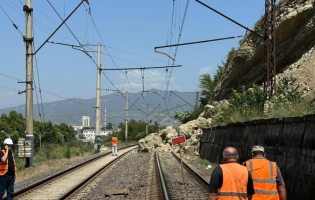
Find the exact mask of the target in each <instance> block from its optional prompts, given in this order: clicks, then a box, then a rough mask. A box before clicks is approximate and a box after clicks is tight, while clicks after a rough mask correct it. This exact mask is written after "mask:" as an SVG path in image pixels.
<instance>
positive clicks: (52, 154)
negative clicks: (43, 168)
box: [15, 141, 93, 171]
mask: <svg viewBox="0 0 315 200" xmlns="http://www.w3.org/2000/svg"><path fill="white" fill-rule="evenodd" d="M92 150H93V144H83V143H82V142H80V141H71V142H69V143H65V145H63V146H62V145H59V144H47V145H46V146H45V147H44V148H42V149H41V150H40V151H37V152H36V153H35V157H34V161H35V164H36V166H39V165H41V164H43V163H46V162H47V161H50V160H57V159H62V158H72V157H76V156H83V155H84V154H87V153H88V154H92V153H93V152H92ZM15 162H16V167H17V170H18V171H21V170H23V169H24V168H25V158H18V157H17V155H15Z"/></svg>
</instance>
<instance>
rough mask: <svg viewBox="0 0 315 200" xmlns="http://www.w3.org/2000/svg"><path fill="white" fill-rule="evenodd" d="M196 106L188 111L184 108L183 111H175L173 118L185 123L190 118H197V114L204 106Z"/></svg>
mask: <svg viewBox="0 0 315 200" xmlns="http://www.w3.org/2000/svg"><path fill="white" fill-rule="evenodd" d="M201 106H202V107H200V108H198V109H197V110H193V111H188V110H185V111H184V112H183V113H178V112H175V118H176V119H178V120H179V121H180V122H181V123H183V124H185V123H187V122H189V121H191V120H194V119H197V118H198V117H199V115H200V114H201V113H202V112H203V111H204V106H203V105H201Z"/></svg>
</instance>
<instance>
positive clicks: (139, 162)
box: [80, 151, 151, 200]
mask: <svg viewBox="0 0 315 200" xmlns="http://www.w3.org/2000/svg"><path fill="white" fill-rule="evenodd" d="M150 157H151V154H149V153H137V152H136V151H132V152H131V153H129V154H128V155H126V157H124V158H123V159H122V160H120V161H118V162H117V163H115V164H114V165H113V166H111V167H110V168H109V169H108V170H106V171H105V172H104V173H103V174H102V175H101V176H100V177H99V178H97V179H96V182H93V184H92V185H93V186H92V188H90V189H88V190H85V191H84V192H83V194H84V193H85V192H86V193H85V195H84V196H82V193H81V194H80V199H114V200H116V199H139V200H141V199H145V197H146V186H147V179H148V170H149V167H148V163H149V160H150ZM123 188H127V189H129V195H127V197H126V198H125V197H124V195H116V196H111V197H106V198H105V190H107V189H123Z"/></svg>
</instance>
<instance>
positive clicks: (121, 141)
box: [101, 119, 165, 148]
mask: <svg viewBox="0 0 315 200" xmlns="http://www.w3.org/2000/svg"><path fill="white" fill-rule="evenodd" d="M118 128H119V129H120V131H116V132H114V133H115V134H116V136H117V139H118V146H119V147H120V148H121V147H124V146H128V145H132V144H136V143H137V142H138V141H139V140H140V139H142V138H145V137H146V136H147V135H146V133H145V130H146V122H143V121H136V120H134V119H131V120H130V121H129V122H128V143H125V129H126V128H125V124H123V123H120V124H119V125H118ZM163 128H165V127H164V126H161V130H162V129H163ZM158 132H159V126H158V123H157V122H155V123H154V125H149V127H148V134H151V133H158ZM114 133H113V134H114ZM101 139H102V145H104V146H108V147H111V146H112V135H108V136H102V137H101Z"/></svg>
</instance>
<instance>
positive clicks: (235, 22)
mask: <svg viewBox="0 0 315 200" xmlns="http://www.w3.org/2000/svg"><path fill="white" fill-rule="evenodd" d="M195 1H197V2H198V3H200V4H201V5H203V6H205V7H207V8H209V9H210V10H212V11H213V12H215V13H217V14H219V15H221V16H222V17H224V18H226V19H228V20H230V21H231V22H233V23H234V24H237V25H238V26H240V27H242V28H244V29H246V30H247V31H249V32H251V33H254V34H255V35H256V36H258V37H260V38H264V37H263V36H262V35H260V34H258V33H257V32H255V31H253V30H251V29H249V28H248V27H245V26H244V25H242V24H240V23H238V22H237V21H235V20H233V19H231V18H230V17H228V16H226V15H224V14H223V13H221V12H219V11H217V10H215V9H214V8H212V7H210V6H208V5H207V4H205V3H203V2H201V1H199V0H195Z"/></svg>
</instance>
